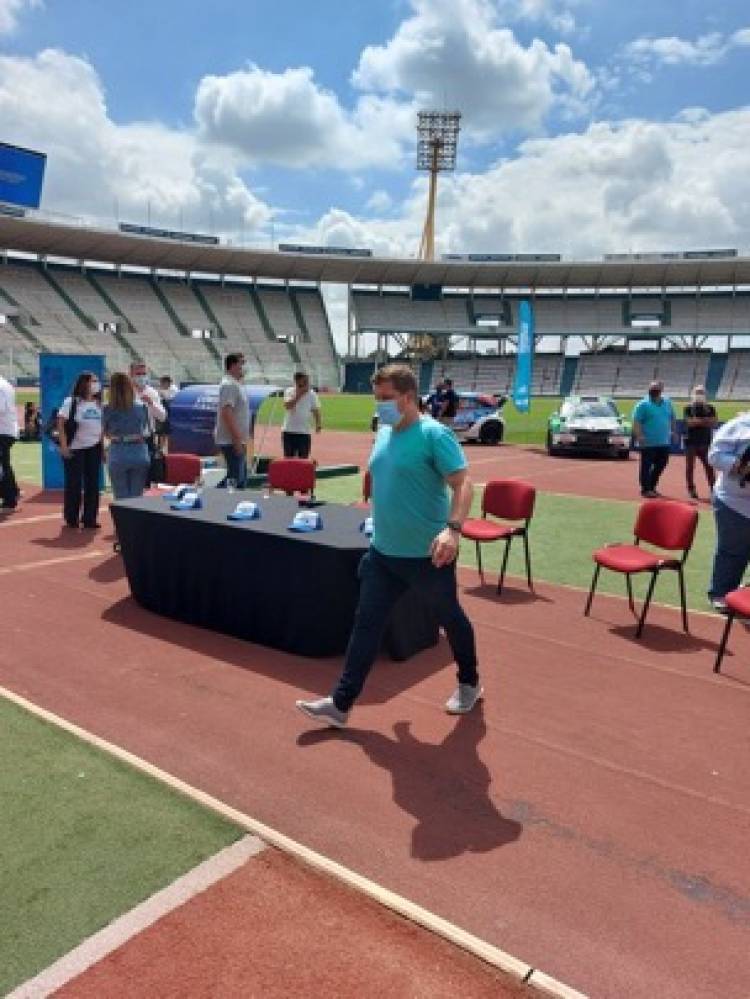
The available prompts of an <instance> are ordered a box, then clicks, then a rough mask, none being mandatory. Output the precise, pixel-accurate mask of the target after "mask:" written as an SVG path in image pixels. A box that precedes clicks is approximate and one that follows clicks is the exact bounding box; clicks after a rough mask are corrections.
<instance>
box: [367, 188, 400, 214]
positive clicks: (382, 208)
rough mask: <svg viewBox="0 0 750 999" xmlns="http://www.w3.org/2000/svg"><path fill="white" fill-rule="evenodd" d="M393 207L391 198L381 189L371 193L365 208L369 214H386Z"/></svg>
mask: <svg viewBox="0 0 750 999" xmlns="http://www.w3.org/2000/svg"><path fill="white" fill-rule="evenodd" d="M392 205H393V198H392V197H391V196H390V194H389V193H388V192H387V191H383V190H382V189H380V190H377V191H373V192H372V194H371V195H370V197H369V198H368V199H367V204H366V205H365V207H366V208H367V209H369V211H371V212H387V211H388V209H389V208H391V207H392Z"/></svg>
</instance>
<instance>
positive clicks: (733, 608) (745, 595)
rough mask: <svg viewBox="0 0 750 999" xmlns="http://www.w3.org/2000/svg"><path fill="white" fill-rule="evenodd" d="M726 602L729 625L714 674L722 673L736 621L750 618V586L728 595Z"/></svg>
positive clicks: (722, 638) (722, 639)
mask: <svg viewBox="0 0 750 999" xmlns="http://www.w3.org/2000/svg"><path fill="white" fill-rule="evenodd" d="M724 602H725V603H726V605H727V623H726V624H725V625H724V634H723V635H722V636H721V644H720V645H719V651H718V652H717V653H716V662H715V663H714V673H720V672H721V661H722V659H723V658H724V653H725V652H726V650H727V640H728V638H729V632H730V631H731V630H732V625H733V624H734V619H735V618H736V617H745V618H748V617H750V586H741V587H740V588H739V589H738V590H732V592H731V593H727V595H726V596H725V597H724Z"/></svg>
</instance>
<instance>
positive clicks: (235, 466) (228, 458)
mask: <svg viewBox="0 0 750 999" xmlns="http://www.w3.org/2000/svg"><path fill="white" fill-rule="evenodd" d="M221 453H222V454H223V455H224V461H225V462H226V466H227V474H226V476H225V477H224V479H222V481H221V482H220V483H219V489H226V485H227V479H234V481H235V483H236V485H237V488H238V489H244V488H245V486H246V485H247V454H246V452H245V451H243V452H242V454H237V452H236V451H235V450H234V448H233V447H231V446H230V447H223V448H222V449H221Z"/></svg>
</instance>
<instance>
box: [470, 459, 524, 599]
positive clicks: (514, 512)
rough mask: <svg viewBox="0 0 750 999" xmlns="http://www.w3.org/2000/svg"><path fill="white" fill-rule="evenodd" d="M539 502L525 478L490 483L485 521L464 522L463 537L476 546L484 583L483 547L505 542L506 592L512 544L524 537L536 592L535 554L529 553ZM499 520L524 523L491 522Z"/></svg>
mask: <svg viewBox="0 0 750 999" xmlns="http://www.w3.org/2000/svg"><path fill="white" fill-rule="evenodd" d="M535 500H536V489H535V488H534V486H532V485H531V483H529V482H523V481H522V480H521V479H496V480H494V481H492V482H488V483H487V485H486V486H485V487H484V493H483V494H482V518H481V519H479V518H474V519H469V520H465V521H464V526H463V529H462V531H461V534H462V536H463V537H464V538H468V539H469V540H470V541H473V542H474V543H475V544H476V549H477V565H478V566H479V575H480V576H481V578H482V582H484V569H483V568H482V549H481V546H482V545H483V544H487V543H488V542H491V541H504V542H505V554H504V555H503V564H502V568H501V569H500V576H499V578H498V581H497V592H498V593H501V592H502V589H503V580H504V579H505V569H506V566H507V564H508V555H509V554H510V545H511V542H512V541H513V538H523V548H524V554H525V556H526V579H527V581H528V584H529V589H530V590H532V591H533V589H534V586H533V583H532V582H531V555H530V553H529V524H530V523H531V518H532V516H533V513H534V502H535ZM488 514H489V515H490V516H491V517H498V518H500V519H501V520H515V521H518V520H522V521H523V524H499V523H498V522H497V521H496V520H488V519H487V515H488Z"/></svg>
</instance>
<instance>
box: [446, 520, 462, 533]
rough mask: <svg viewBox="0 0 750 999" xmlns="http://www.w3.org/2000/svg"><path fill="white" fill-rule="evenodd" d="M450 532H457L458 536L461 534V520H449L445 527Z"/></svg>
mask: <svg viewBox="0 0 750 999" xmlns="http://www.w3.org/2000/svg"><path fill="white" fill-rule="evenodd" d="M445 526H446V527H447V528H448V529H449V530H450V531H455V532H456V534H460V533H461V521H460V520H449V521H448V523H447V524H446V525H445Z"/></svg>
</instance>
